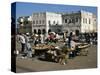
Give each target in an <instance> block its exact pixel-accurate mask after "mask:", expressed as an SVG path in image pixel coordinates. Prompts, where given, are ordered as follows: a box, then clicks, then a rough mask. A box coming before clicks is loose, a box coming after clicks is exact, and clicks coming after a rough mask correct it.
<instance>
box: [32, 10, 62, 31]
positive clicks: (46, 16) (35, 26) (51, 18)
mask: <svg viewBox="0 0 100 75" xmlns="http://www.w3.org/2000/svg"><path fill="white" fill-rule="evenodd" d="M55 25H58V26H59V25H62V16H61V14H58V13H52V12H40V13H33V14H32V32H34V33H38V32H41V33H43V32H46V33H48V31H49V30H51V31H52V29H51V28H52V26H55Z"/></svg>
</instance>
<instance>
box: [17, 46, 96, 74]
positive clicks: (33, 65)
mask: <svg viewBox="0 0 100 75" xmlns="http://www.w3.org/2000/svg"><path fill="white" fill-rule="evenodd" d="M96 67H97V47H96V46H90V47H89V54H88V56H77V57H75V58H74V59H68V63H67V64H66V65H61V64H59V63H55V62H49V61H43V60H39V59H37V58H32V59H29V58H26V59H21V58H17V59H16V70H17V71H16V72H39V71H53V70H70V69H85V68H96Z"/></svg>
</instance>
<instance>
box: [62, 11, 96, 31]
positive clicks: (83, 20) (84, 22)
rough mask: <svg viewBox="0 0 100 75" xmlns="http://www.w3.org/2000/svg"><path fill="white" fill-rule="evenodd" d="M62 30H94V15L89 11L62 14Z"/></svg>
mask: <svg viewBox="0 0 100 75" xmlns="http://www.w3.org/2000/svg"><path fill="white" fill-rule="evenodd" d="M62 20H63V31H69V32H70V31H76V30H78V31H79V32H81V33H85V32H87V33H88V32H89V33H90V32H96V31H97V24H96V23H97V21H96V15H94V14H93V13H91V12H86V11H79V12H72V13H66V14H63V15H62Z"/></svg>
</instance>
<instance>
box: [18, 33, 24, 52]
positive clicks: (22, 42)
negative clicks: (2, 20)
mask: <svg viewBox="0 0 100 75" xmlns="http://www.w3.org/2000/svg"><path fill="white" fill-rule="evenodd" d="M19 38H20V43H21V46H22V49H21V52H22V53H23V52H24V50H25V37H24V34H22V35H21V34H20V37H19Z"/></svg>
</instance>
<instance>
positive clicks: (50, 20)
mask: <svg viewBox="0 0 100 75" xmlns="http://www.w3.org/2000/svg"><path fill="white" fill-rule="evenodd" d="M18 23H19V31H20V32H24V33H26V32H30V33H39V34H41V33H43V34H45V33H47V34H48V32H49V31H53V32H56V33H59V32H72V31H74V32H76V31H78V32H80V33H91V32H97V17H96V15H95V14H93V13H91V12H87V11H78V12H71V13H63V14H60V13H54V12H38V13H33V14H32V16H26V17H19V19H18Z"/></svg>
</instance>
